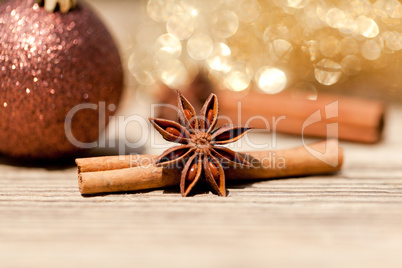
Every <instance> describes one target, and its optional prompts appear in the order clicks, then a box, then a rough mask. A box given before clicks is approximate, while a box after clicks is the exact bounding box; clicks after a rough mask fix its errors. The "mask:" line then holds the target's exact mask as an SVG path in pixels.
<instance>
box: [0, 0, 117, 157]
mask: <svg viewBox="0 0 402 268" xmlns="http://www.w3.org/2000/svg"><path fill="white" fill-rule="evenodd" d="M74 5H75V1H71V0H68V1H65V0H48V1H39V2H37V1H35V0H12V1H6V2H4V3H2V4H1V5H0V61H1V66H0V68H1V69H0V81H1V88H0V141H1V142H0V153H2V154H6V155H11V156H16V157H29V158H50V157H61V156H65V155H68V154H72V153H74V152H76V151H77V150H79V148H78V147H77V146H76V145H77V144H75V145H73V144H72V143H71V142H70V141H69V140H68V139H67V137H66V131H67V134H68V133H69V131H70V129H71V133H70V134H72V137H74V139H75V140H76V141H79V142H81V143H88V142H93V141H96V140H97V138H98V136H99V132H100V131H102V130H103V127H104V126H103V125H102V124H99V121H100V120H102V121H101V122H103V120H104V122H105V124H106V123H107V120H108V118H109V116H110V115H112V114H113V112H114V111H115V109H116V105H117V104H118V101H119V98H120V95H121V91H122V85H123V71H122V67H121V62H120V56H119V53H118V50H117V47H116V45H115V43H114V41H113V40H112V37H111V35H110V34H109V32H108V31H107V29H106V28H105V26H104V25H103V24H102V22H101V21H100V20H99V18H98V17H97V16H96V15H95V14H94V13H93V12H92V11H91V10H90V8H89V7H87V6H85V5H81V4H79V3H78V4H77V5H76V6H75V7H74ZM45 7H46V9H48V10H49V11H50V12H48V11H47V10H45ZM63 12H67V13H63ZM80 104H93V105H92V106H88V105H87V106H82V107H86V108H85V109H79V107H80V106H77V105H80ZM74 107H76V109H77V112H76V113H74V116H73V117H72V122H71V126H68V125H66V126H65V119H66V116H67V114H68V113H69V112H70V111H71V110H72V109H73V108H74ZM77 107H78V108H77ZM99 107H106V108H105V109H104V110H105V111H99V110H100V108H99ZM102 112H104V114H102ZM70 136H71V135H70Z"/></svg>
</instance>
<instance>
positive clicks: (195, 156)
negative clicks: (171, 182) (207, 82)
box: [149, 91, 251, 196]
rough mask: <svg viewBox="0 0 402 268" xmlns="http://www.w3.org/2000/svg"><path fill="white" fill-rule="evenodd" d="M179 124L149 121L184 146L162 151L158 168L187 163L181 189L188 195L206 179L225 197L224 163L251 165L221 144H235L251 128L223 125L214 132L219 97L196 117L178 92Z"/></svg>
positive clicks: (206, 104) (215, 190)
mask: <svg viewBox="0 0 402 268" xmlns="http://www.w3.org/2000/svg"><path fill="white" fill-rule="evenodd" d="M178 118H179V120H178V121H179V123H177V122H174V121H170V120H165V119H160V118H149V120H150V121H151V123H152V124H153V125H154V127H155V128H156V130H158V131H159V133H160V134H162V136H163V138H164V139H165V140H167V141H171V142H177V143H180V144H181V145H179V146H175V147H172V148H170V149H168V150H166V151H165V152H163V153H162V154H161V155H160V156H159V157H158V158H157V159H156V164H157V165H158V166H168V165H172V164H179V163H185V164H184V168H183V170H182V174H181V180H180V190H181V194H182V196H187V195H188V194H189V193H190V191H191V190H192V189H193V188H194V186H195V185H196V184H197V183H198V182H199V181H200V179H201V178H204V179H205V180H206V181H207V183H208V184H209V185H210V187H211V189H212V191H213V192H214V193H216V194H218V195H220V196H226V187H225V173H224V169H223V164H224V163H225V164H229V165H231V166H237V165H240V166H250V163H249V162H247V161H246V160H245V159H244V158H243V157H242V156H241V155H240V154H238V153H236V152H234V151H232V150H230V149H228V148H225V147H221V146H218V145H224V144H228V143H232V142H235V141H237V140H239V139H240V138H241V137H243V136H244V135H245V134H246V132H248V131H249V130H250V129H251V128H248V127H245V126H234V125H229V124H227V125H224V126H222V127H221V128H218V129H216V130H214V128H215V125H216V123H217V121H218V98H217V97H216V95H215V94H211V95H210V96H209V98H208V99H207V101H206V102H205V104H204V106H203V108H202V109H201V115H200V116H199V117H197V115H196V113H195V110H194V107H193V106H192V105H191V104H190V102H189V101H188V100H187V99H186V98H185V97H184V96H183V95H182V94H181V93H180V92H179V91H178Z"/></svg>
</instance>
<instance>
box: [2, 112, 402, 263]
mask: <svg viewBox="0 0 402 268" xmlns="http://www.w3.org/2000/svg"><path fill="white" fill-rule="evenodd" d="M388 115H389V116H388V124H387V127H386V130H385V137H384V140H383V141H382V142H381V143H379V144H377V145H358V144H352V143H343V144H342V145H343V147H344V148H345V165H344V168H343V170H342V172H340V173H339V174H336V175H329V176H315V177H306V178H293V179H292V178H290V179H282V180H272V181H264V182H255V183H250V184H241V185H235V186H232V187H231V188H230V189H229V191H230V194H229V197H227V198H222V197H217V196H215V195H212V194H200V195H196V196H194V197H191V198H182V197H180V195H179V193H178V192H177V191H176V190H174V189H173V190H153V191H144V192H140V193H129V194H116V195H105V196H97V197H90V198H84V197H82V196H81V195H80V193H79V191H78V187H77V176H76V175H77V174H76V169H75V168H74V167H66V168H64V169H58V168H43V167H42V168H36V167H29V168H26V167H25V168H24V167H20V166H13V165H6V164H1V165H0V174H1V176H0V217H1V218H0V266H1V267H72V266H73V265H78V266H79V267H81V266H84V265H91V267H96V266H100V267H108V266H111V265H116V264H118V265H124V266H129V265H130V266H132V265H136V266H137V265H139V266H140V267H154V266H163V267H181V266H183V267H184V266H186V267H188V266H191V267H245V266H246V265H247V266H249V265H252V266H254V267H267V266H270V265H275V266H277V267H341V266H342V267H401V265H402V254H401V250H402V166H401V163H402V136H401V135H400V133H401V131H402V126H401V125H400V118H401V117H402V108H398V107H393V108H391V109H390V112H389V114H388ZM259 138H261V137H260V135H252V136H251V139H259ZM278 143H279V144H281V145H282V147H286V146H293V145H296V144H297V143H299V139H298V138H294V137H287V136H279V138H278ZM95 265H96V266H95Z"/></svg>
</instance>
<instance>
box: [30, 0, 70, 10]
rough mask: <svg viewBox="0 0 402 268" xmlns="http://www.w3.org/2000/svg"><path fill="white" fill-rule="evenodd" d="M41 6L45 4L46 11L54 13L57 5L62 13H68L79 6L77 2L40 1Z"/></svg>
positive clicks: (64, 0)
mask: <svg viewBox="0 0 402 268" xmlns="http://www.w3.org/2000/svg"><path fill="white" fill-rule="evenodd" d="M38 3H39V4H44V7H45V9H46V11H48V12H53V11H54V10H55V9H56V7H57V4H59V9H60V12H61V13H67V12H68V11H70V9H72V8H74V7H75V6H76V5H77V0H39V1H38Z"/></svg>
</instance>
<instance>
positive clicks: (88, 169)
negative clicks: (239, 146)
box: [76, 140, 343, 194]
mask: <svg viewBox="0 0 402 268" xmlns="http://www.w3.org/2000/svg"><path fill="white" fill-rule="evenodd" d="M307 148H310V149H306V147H303V146H302V147H298V148H294V149H289V150H276V151H258V152H251V153H246V154H244V157H246V158H248V160H249V161H250V162H251V163H252V164H253V167H252V168H240V167H232V168H229V169H227V170H226V178H227V180H256V179H273V178H283V177H294V176H307V175H316V174H327V173H333V172H336V171H338V170H340V169H341V167H342V163H343V152H342V148H341V147H339V146H338V142H337V141H335V140H329V141H326V142H318V143H314V144H310V145H308V147H307ZM311 150H313V151H314V152H317V155H318V158H317V155H315V156H314V155H313V154H312V153H311ZM324 152H325V153H324ZM154 158H155V156H150V155H142V156H135V157H131V156H124V157H120V156H111V157H96V158H82V159H77V160H76V163H77V166H78V184H79V190H80V192H81V194H99V193H110V192H128V191H136V190H144V189H153V188H163V187H167V186H173V185H178V184H179V183H180V172H181V171H180V170H178V169H170V168H161V167H156V166H155V165H154V164H153V160H154Z"/></svg>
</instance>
